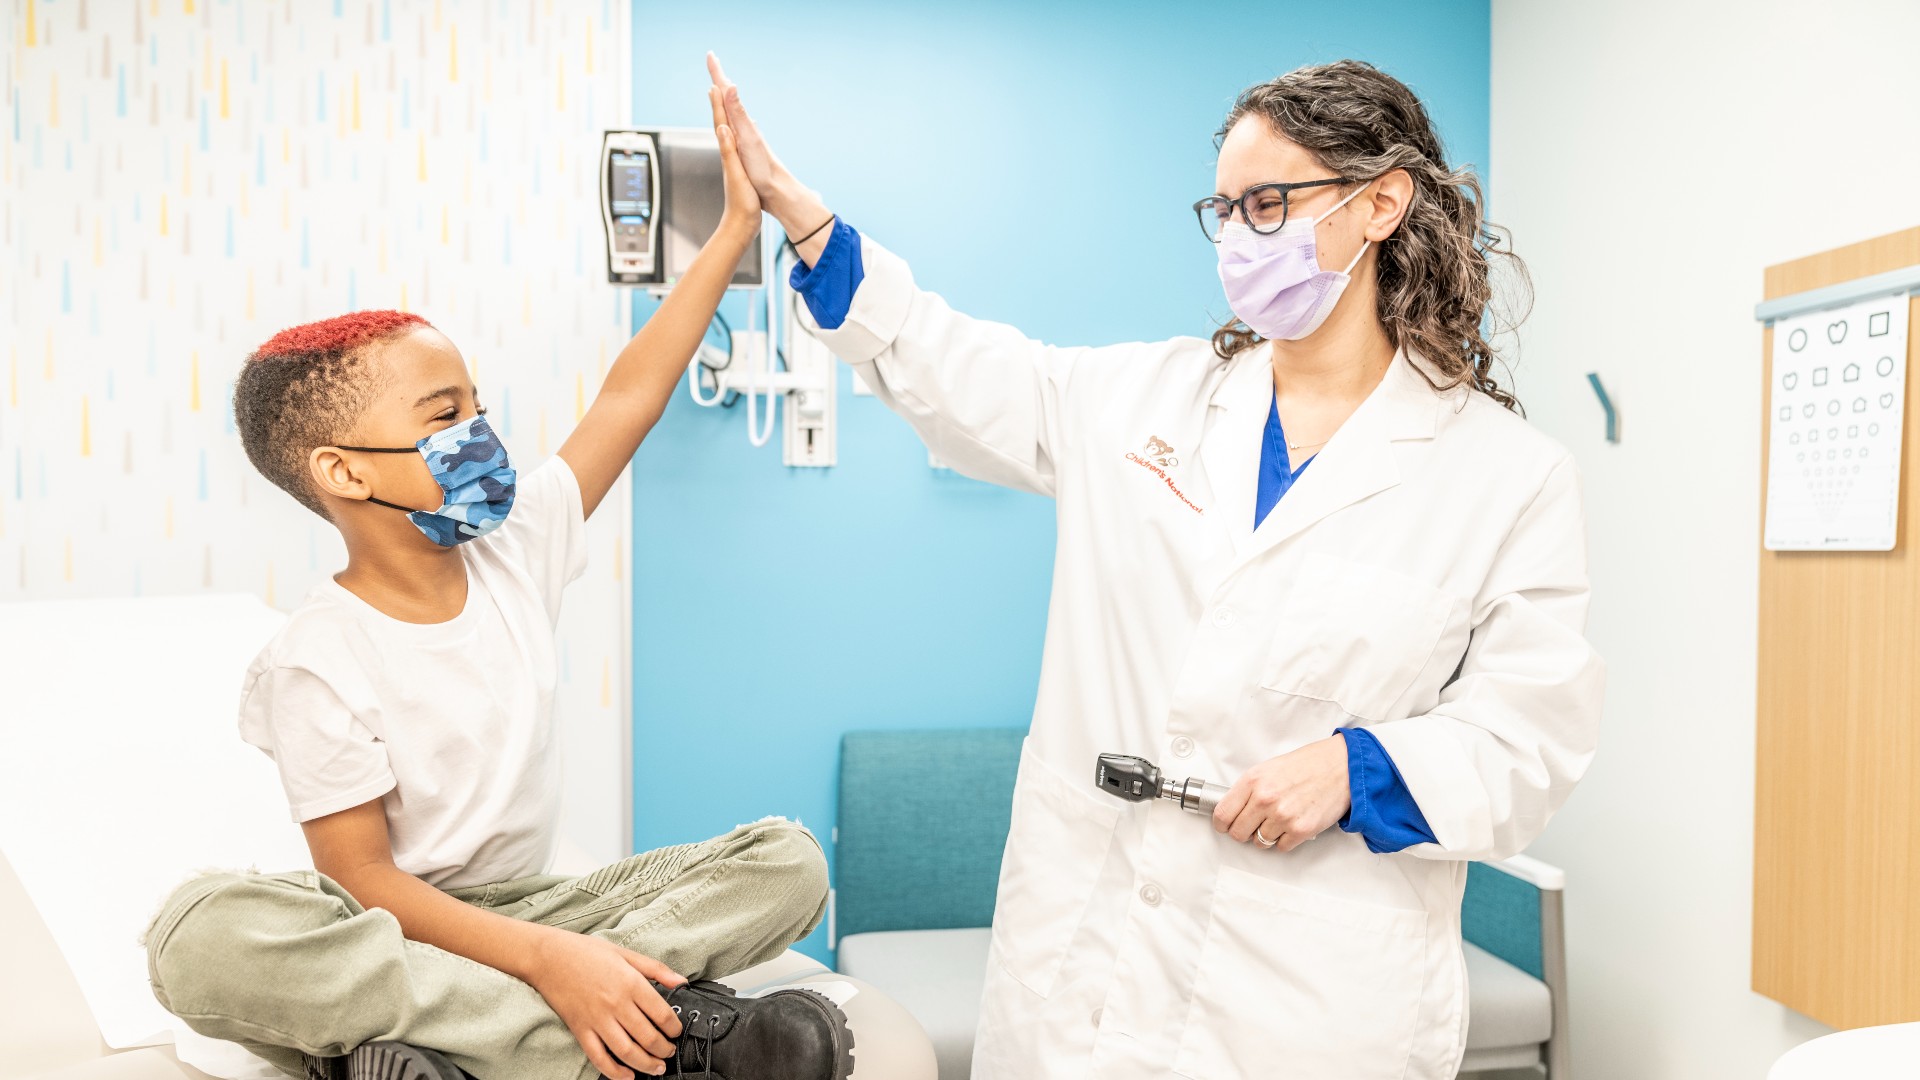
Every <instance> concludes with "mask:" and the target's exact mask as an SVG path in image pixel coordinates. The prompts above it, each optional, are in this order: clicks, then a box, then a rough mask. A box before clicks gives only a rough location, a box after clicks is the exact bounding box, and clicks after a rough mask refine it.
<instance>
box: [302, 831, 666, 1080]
mask: <svg viewBox="0 0 1920 1080" xmlns="http://www.w3.org/2000/svg"><path fill="white" fill-rule="evenodd" d="M302 828H303V829H304V830H305V831H306V834H307V848H308V850H309V851H311V852H312V853H313V865H314V869H316V870H318V871H320V872H321V873H322V874H325V875H326V876H327V877H329V878H332V879H333V880H334V881H335V882H336V883H338V884H339V885H340V887H341V888H344V889H346V890H347V892H348V893H350V894H352V896H353V898H354V899H355V900H357V901H359V902H360V906H361V907H363V908H376V907H377V908H382V909H384V910H386V911H387V912H388V913H389V914H391V915H392V916H393V917H394V918H395V919H397V920H399V922H400V930H401V932H402V933H404V934H405V935H406V936H407V937H409V938H411V939H413V940H414V941H420V942H425V943H426V944H428V945H432V946H435V947H436V948H441V949H445V950H446V951H448V952H451V953H458V954H459V955H461V956H464V957H466V958H467V959H469V960H473V961H475V962H477V963H482V964H485V965H487V966H488V967H491V968H496V969H498V970H500V971H504V972H506V973H507V974H509V975H512V976H514V977H515V978H518V979H520V980H521V981H523V982H526V983H528V984H530V985H531V986H532V987H533V988H534V989H535V990H538V991H539V992H540V995H541V996H542V997H544V998H546V999H547V1003H548V1004H549V1005H551V1006H553V1011H554V1012H556V1013H558V1014H559V1015H560V1018H561V1019H562V1020H564V1021H565V1022H566V1024H567V1028H568V1030H570V1031H572V1032H573V1036H574V1038H575V1039H577V1040H579V1042H580V1046H581V1049H583V1050H585V1051H586V1054H587V1057H588V1059H589V1060H591V1061H592V1062H593V1064H594V1067H595V1068H597V1069H599V1070H600V1073H601V1075H603V1076H607V1077H611V1078H614V1080H630V1078H631V1077H632V1076H633V1074H634V1070H638V1071H640V1072H645V1073H650V1074H654V1075H659V1074H660V1073H661V1072H663V1071H664V1070H665V1064H664V1062H665V1059H667V1058H670V1057H672V1056H673V1044H672V1043H671V1042H669V1041H668V1039H670V1038H676V1037H678V1036H679V1034H680V1022H679V1018H678V1017H676V1016H674V1014H673V1010H672V1009H671V1008H669V1007H668V1006H667V1004H666V1002H665V1001H664V1000H662V999H661V997H660V994H659V992H658V991H656V990H654V988H653V987H652V986H651V985H650V984H649V982H648V980H653V981H655V982H659V983H662V984H665V985H669V986H677V985H679V984H680V983H682V982H685V980H684V979H682V978H681V977H680V976H679V975H678V974H676V973H674V972H673V971H671V970H669V969H668V968H667V967H666V965H664V964H662V963H660V962H659V961H657V960H654V959H652V958H651V957H646V956H642V955H640V954H639V953H635V952H629V951H628V950H626V949H622V948H620V947H618V946H616V945H614V944H613V943H612V942H609V941H604V940H602V939H600V938H596V937H590V936H588V935H585V934H576V933H572V932H570V931H567V930H561V929H558V928H557V927H551V926H542V925H540V924H539V923H530V922H522V921H520V920H518V919H511V918H508V917H507V916H505V915H499V914H495V913H494V912H491V911H488V910H486V909H485V908H480V907H475V906H474V905H472V904H468V903H466V902H465V901H461V900H456V899H454V898H453V897H451V896H449V895H447V894H446V893H444V892H441V891H440V890H439V889H436V888H434V887H433V886H431V885H429V884H427V883H426V882H424V881H422V880H420V879H419V878H417V877H414V876H413V875H412V874H409V873H407V872H406V871H404V870H401V869H400V868H399V867H397V866H395V865H394V864H393V848H392V841H391V839H390V837H389V836H388V833H387V815H386V810H385V808H384V807H383V806H382V804H381V802H380V800H378V799H375V800H373V801H372V802H367V803H362V804H360V805H359V806H356V807H353V808H351V809H348V810H342V811H340V812H339V813H337V814H329V815H327V816H326V817H321V818H315V819H314V820H312V821H309V822H306V823H305V824H304V825H302ZM623 1064H624V1065H629V1066H632V1068H631V1069H629V1068H622V1065H623Z"/></svg>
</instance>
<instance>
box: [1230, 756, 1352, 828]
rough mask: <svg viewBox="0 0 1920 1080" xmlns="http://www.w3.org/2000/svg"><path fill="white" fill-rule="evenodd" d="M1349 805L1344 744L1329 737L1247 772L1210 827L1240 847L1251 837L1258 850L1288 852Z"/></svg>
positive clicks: (1342, 815)
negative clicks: (1237, 841)
mask: <svg viewBox="0 0 1920 1080" xmlns="http://www.w3.org/2000/svg"><path fill="white" fill-rule="evenodd" d="M1351 805H1352V796H1351V794H1350V793H1349V788H1348V786H1347V740H1346V739H1344V738H1342V737H1341V736H1339V735H1334V736H1332V737H1331V738H1326V739H1321V740H1319V741H1317V742H1311V743H1308V744H1307V745H1305V746H1303V747H1301V748H1300V749H1298V750H1293V751H1290V752H1288V753H1285V754H1281V755H1280V756H1279V757H1276V758H1268V759H1267V760H1265V761H1263V762H1261V763H1260V764H1258V765H1255V766H1254V767H1253V768H1251V769H1248V770H1247V771H1246V772H1245V773H1244V774H1243V775H1242V776H1241V777H1240V779H1238V780H1235V781H1234V782H1233V788H1232V790H1230V791H1228V792H1227V795H1226V798H1223V799H1221V800H1220V805H1219V806H1217V807H1215V808H1214V811H1213V827H1214V830H1215V831H1216V832H1223V833H1227V834H1229V835H1230V836H1232V837H1233V838H1234V839H1235V840H1239V841H1241V842H1243V843H1244V842H1246V841H1248V840H1254V838H1255V836H1256V834H1257V835H1258V837H1259V839H1258V840H1257V841H1255V842H1256V843H1259V844H1260V845H1261V846H1262V847H1272V848H1273V849H1274V850H1276V851H1292V850H1293V849H1294V848H1297V847H1299V846H1300V845H1301V844H1304V843H1306V842H1307V841H1309V840H1311V839H1313V838H1314V837H1316V836H1319V835H1320V834H1321V833H1322V832H1325V831H1326V829H1327V828H1328V826H1331V825H1333V824H1335V823H1336V822H1338V821H1339V820H1340V819H1341V818H1343V817H1345V816H1346V814H1347V810H1348V809H1349V808H1350V807H1351ZM1269 841H1271V842H1272V843H1268V842H1269Z"/></svg>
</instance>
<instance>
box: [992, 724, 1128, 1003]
mask: <svg viewBox="0 0 1920 1080" xmlns="http://www.w3.org/2000/svg"><path fill="white" fill-rule="evenodd" d="M1119 821H1120V808H1119V807H1118V806H1106V805H1102V804H1101V803H1099V802H1095V801H1094V799H1093V797H1092V795H1091V794H1090V792H1082V791H1080V790H1078V789H1076V788H1075V787H1074V785H1072V784H1071V783H1069V782H1068V781H1067V780H1066V779H1065V778H1064V777H1062V776H1060V775H1059V774H1058V773H1056V772H1054V771H1053V769H1051V768H1050V767H1048V766H1047V765H1046V764H1045V763H1043V762H1042V761H1040V759H1039V757H1038V755H1036V754H1035V753H1034V752H1033V750H1032V749H1031V744H1028V748H1026V749H1024V750H1022V752H1021V754H1020V775H1019V778H1018V779H1017V780H1016V781H1015V782H1014V787H1013V822H1012V826H1011V828H1010V829H1009V830H1008V832H1007V849H1006V854H1005V856H1004V857H1003V858H1002V860H1001V863H1000V893H999V899H998V901H997V903H996V906H995V908H994V912H993V949H994V955H995V957H996V958H997V959H998V961H999V964H1000V966H1001V967H1002V968H1003V969H1005V970H1006V972H1007V974H1009V975H1011V976H1013V977H1014V978H1015V979H1017V980H1019V981H1020V983H1021V984H1022V985H1024V986H1026V987H1027V989H1029V990H1032V991H1033V992H1034V993H1036V994H1038V995H1040V996H1041V997H1043V998H1044V997H1046V996H1047V995H1048V994H1050V993H1052V992H1053V984H1054V980H1055V978H1057V977H1058V976H1059V974H1060V966H1061V964H1062V963H1063V962H1064V961H1065V959H1066V955H1067V949H1068V947H1069V946H1070V945H1072V943H1073V935H1074V934H1075V932H1077V931H1078V930H1079V929H1080V924H1081V922H1082V920H1084V919H1085V917H1086V912H1087V905H1088V903H1089V902H1090V901H1091V900H1092V897H1093V891H1094V881H1095V879H1096V878H1098V877H1099V875H1100V869H1101V866H1102V865H1103V864H1105V862H1106V859H1107V849H1108V847H1109V846H1110V845H1111V844H1112V842H1113V832H1114V827H1115V826H1116V825H1117V824H1118V823H1119Z"/></svg>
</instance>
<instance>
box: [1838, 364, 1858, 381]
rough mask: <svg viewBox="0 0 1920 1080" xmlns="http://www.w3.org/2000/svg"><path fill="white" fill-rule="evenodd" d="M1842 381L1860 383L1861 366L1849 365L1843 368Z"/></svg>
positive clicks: (1841, 370) (1841, 372)
mask: <svg viewBox="0 0 1920 1080" xmlns="http://www.w3.org/2000/svg"><path fill="white" fill-rule="evenodd" d="M1840 381H1842V382H1859V381H1860V365H1859V364H1848V365H1847V366H1846V367H1843V368H1841V369H1840Z"/></svg>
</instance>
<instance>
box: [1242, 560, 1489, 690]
mask: <svg viewBox="0 0 1920 1080" xmlns="http://www.w3.org/2000/svg"><path fill="white" fill-rule="evenodd" d="M1457 604H1458V602H1457V601H1456V600H1455V599H1454V598H1453V597H1452V596H1450V595H1448V594H1447V593H1444V592H1442V591H1440V590H1439V589H1436V588H1434V587H1433V586H1431V585H1428V584H1426V583H1425V582H1423V581H1418V580H1415V579H1414V578H1411V577H1408V576H1406V575H1405V574H1399V573H1395V572H1394V571H1392V570H1388V569H1386V568H1384V567H1380V566H1371V565H1368V564H1365V563H1356V562H1348V561H1347V560H1345V559H1336V558H1333V557H1332V556H1330V555H1322V554H1320V553H1318V552H1314V553H1311V554H1309V555H1307V556H1306V558H1305V559H1303V560H1302V561H1301V563H1300V566H1299V569H1298V571H1297V572H1296V573H1294V574H1293V575H1292V577H1291V578H1290V579H1289V580H1288V582H1287V594H1286V598H1285V599H1284V600H1283V601H1282V602H1281V605H1280V612H1279V624H1280V629H1279V631H1278V633H1277V634H1276V635H1275V637H1274V642H1273V648H1272V651H1271V652H1269V654H1268V656H1267V661H1266V664H1265V666H1264V667H1263V668H1262V670H1261V676H1260V685H1261V687H1262V688H1264V689H1267V690H1272V691H1275V692H1277V693H1282V694H1296V695H1299V696H1302V697H1309V698H1317V699H1319V700H1322V701H1331V702H1334V703H1335V704H1337V705H1339V707H1340V709H1341V711H1343V712H1345V713H1347V714H1348V715H1350V716H1355V717H1359V718H1360V719H1363V720H1374V721H1379V720H1399V719H1402V717H1399V716H1392V715H1388V714H1389V713H1390V712H1391V711H1392V707H1393V704H1394V702H1396V701H1398V700H1399V699H1400V696H1401V695H1402V694H1404V693H1406V691H1407V688H1408V687H1410V686H1411V685H1413V681H1414V679H1416V678H1418V677H1419V675H1420V673H1421V672H1422V671H1423V670H1424V669H1425V668H1426V666H1427V664H1428V663H1429V662H1430V661H1431V660H1432V659H1433V655H1434V647H1435V646H1436V645H1438V644H1439V641H1440V635H1441V634H1442V633H1443V632H1444V631H1445V630H1446V627H1447V620H1448V618H1449V617H1450V616H1451V614H1452V612H1453V610H1454V608H1455V607H1456V606H1457Z"/></svg>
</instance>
